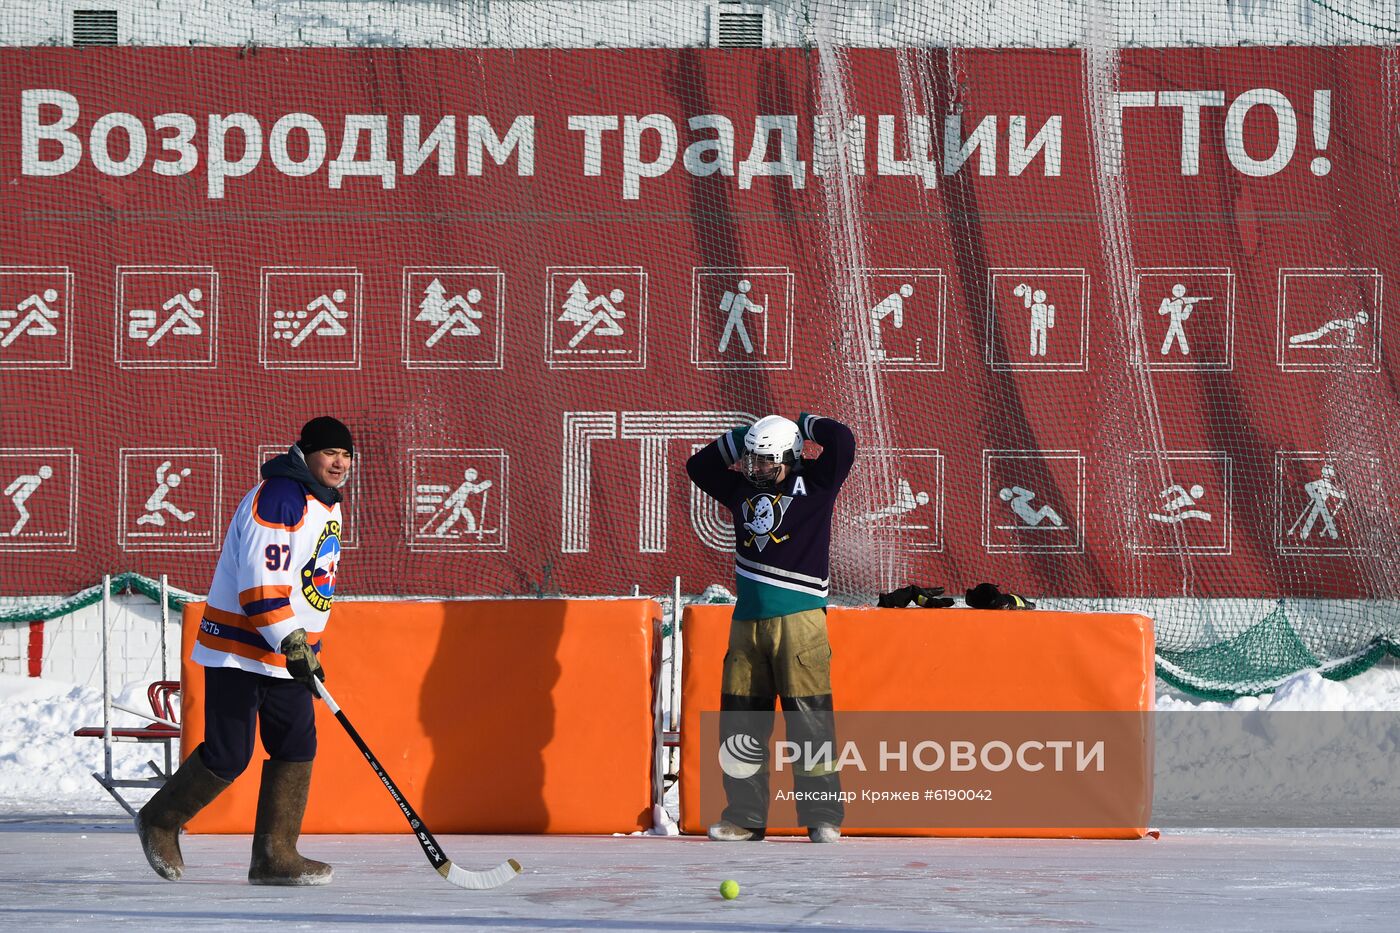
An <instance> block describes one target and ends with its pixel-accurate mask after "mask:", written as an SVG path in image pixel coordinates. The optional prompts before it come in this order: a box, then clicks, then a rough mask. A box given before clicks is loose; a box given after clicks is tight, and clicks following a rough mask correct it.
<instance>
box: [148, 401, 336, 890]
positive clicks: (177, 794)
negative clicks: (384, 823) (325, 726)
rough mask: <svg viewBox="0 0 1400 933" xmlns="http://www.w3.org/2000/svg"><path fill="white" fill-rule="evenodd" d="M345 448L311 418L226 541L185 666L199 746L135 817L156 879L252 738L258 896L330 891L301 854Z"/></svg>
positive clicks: (331, 428)
mask: <svg viewBox="0 0 1400 933" xmlns="http://www.w3.org/2000/svg"><path fill="white" fill-rule="evenodd" d="M353 462H354V446H353V442H352V440H351V437H350V431H349V429H348V428H347V427H346V426H345V425H344V424H342V423H341V422H339V421H337V420H336V419H334V418H329V417H321V418H314V419H312V420H311V421H309V422H307V423H306V425H305V426H304V427H302V429H301V437H300V438H299V439H298V440H297V442H296V444H294V445H293V446H292V447H291V449H290V450H288V452H287V453H285V454H283V455H281V456H279V457H276V458H274V459H272V460H270V461H268V462H267V463H265V464H263V467H262V476H263V479H262V482H260V483H259V484H258V485H257V486H255V487H253V489H251V490H250V491H249V492H248V494H247V495H245V496H244V497H243V501H242V502H240V503H239V505H238V509H237V511H236V512H235V513H234V516H233V520H232V521H231V522H230V523H229V529H228V534H227V536H226V537H225V538H224V547H223V552H222V553H221V554H220V555H219V563H218V566H217V568H216V569H215V571H214V582H213V584H212V585H211V586H210V589H209V601H208V605H207V607H206V608H205V610H204V618H203V620H202V621H201V623H200V629H199V636H198V640H197V642H196V643H195V647H194V650H193V652H192V653H191V659H192V660H194V661H195V662H197V663H199V664H201V665H203V667H204V681H205V700H204V715H205V729H204V741H203V742H202V743H201V744H200V745H199V747H197V748H196V749H195V750H194V751H193V752H191V753H190V755H189V757H188V758H187V759H186V760H185V763H184V764H183V765H181V766H180V769H179V770H178V771H176V772H175V774H174V775H173V776H171V778H170V780H169V781H167V782H166V783H165V785H164V786H163V787H162V788H161V789H160V790H159V791H157V792H156V795H155V796H154V797H152V798H151V800H150V802H149V803H147V804H146V806H144V807H142V808H141V812H140V813H139V814H138V815H137V817H136V831H137V833H138V834H139V835H140V837H141V846H142V848H143V849H144V850H145V853H146V858H147V860H148V861H149V862H150V863H151V867H152V868H154V869H155V870H156V873H157V874H159V875H160V876H161V877H163V878H167V879H169V880H171V881H174V880H177V879H178V878H179V877H180V876H181V874H182V873H183V872H184V860H183V859H182V857H181V855H180V829H181V827H183V826H184V825H185V824H186V823H187V822H189V820H191V819H192V818H193V817H194V815H195V814H196V813H198V812H199V811H200V810H202V809H203V808H204V807H206V806H208V805H209V803H210V802H212V801H213V800H214V798H215V797H217V796H218V795H219V794H220V793H222V792H223V790H224V789H225V788H227V787H228V786H229V784H231V783H232V782H233V780H234V778H236V777H238V775H239V774H241V773H242V772H243V771H244V769H246V768H247V767H248V763H249V762H250V761H251V760H252V757H253V736H254V733H255V732H260V733H261V736H262V743H263V748H264V749H266V750H267V753H268V756H269V758H270V760H269V761H267V762H265V763H264V765H263V771H262V785H261V788H260V790H259V793H258V809H257V821H256V824H255V827H254V830H253V854H252V860H251V863H250V866H249V869H248V880H249V881H250V882H252V883H253V884H277V885H299V884H327V883H328V882H329V881H330V880H331V866H329V865H327V864H325V863H324V862H318V861H314V860H312V859H307V858H303V857H302V856H301V855H300V854H298V852H297V850H296V843H297V838H298V837H299V836H300V835H301V819H302V815H303V813H304V812H305V809H306V798H307V793H308V790H309V788H310V786H311V763H312V759H314V758H315V756H316V720H315V715H314V711H313V709H312V691H311V690H309V689H307V688H308V687H309V686H310V685H311V678H312V677H320V678H321V679H322V680H325V671H324V670H322V668H321V665H320V662H319V661H318V660H317V653H318V652H319V651H320V642H321V633H322V632H323V631H324V630H325V627H326V620H327V618H328V617H329V615H330V610H331V601H332V599H333V598H334V595H335V578H336V573H337V570H338V569H339V563H340V554H341V548H340V535H341V517H340V499H341V495H340V492H339V487H340V486H342V485H343V484H344V483H345V481H346V479H347V478H349V475H350V468H351V465H352V463H353Z"/></svg>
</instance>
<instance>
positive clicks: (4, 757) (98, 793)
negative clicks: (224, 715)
mask: <svg viewBox="0 0 1400 933" xmlns="http://www.w3.org/2000/svg"><path fill="white" fill-rule="evenodd" d="M114 701H115V702H117V703H119V704H121V705H122V706H128V707H131V708H132V709H147V708H149V706H150V703H149V702H148V701H147V699H146V685H144V684H132V685H130V686H128V687H126V688H124V689H123V690H122V691H121V692H120V693H118V694H116V696H115V697H114ZM148 724H149V722H148V720H144V719H142V718H141V717H139V716H135V715H132V714H131V713H125V712H122V711H121V710H118V709H113V710H112V725H113V727H118V726H128V727H130V726H144V725H148ZM101 725H102V691H101V690H93V689H90V688H87V687H76V686H74V685H72V684H67V683H61V682H57V681H52V680H43V679H38V678H30V677H15V676H0V806H3V807H5V808H7V809H12V808H16V807H18V806H21V805H23V806H25V807H28V808H31V809H41V810H43V811H45V812H62V811H74V812H88V813H91V812H94V810H95V809H97V810H98V811H99V812H105V811H107V810H112V811H115V812H120V808H119V807H118V806H117V803H116V801H114V800H113V799H112V798H111V797H110V796H108V794H107V792H106V791H105V790H103V789H102V787H101V785H99V784H98V783H97V782H96V781H95V780H93V778H92V772H93V771H101V770H102V767H103V760H102V740H101V739H100V738H99V739H89V738H77V737H76V736H74V735H73V732H74V731H75V730H77V729H80V728H83V727H84V726H101ZM151 760H153V761H155V762H156V763H157V764H159V765H161V766H162V767H164V761H165V759H164V750H163V749H162V748H161V746H159V745H155V744H150V743H136V742H117V743H113V745H112V770H113V772H114V773H115V774H116V776H118V777H128V778H143V777H152V776H153V774H152V772H151V769H150V767H149V766H148V765H147V764H146V762H147V761H151ZM145 794H146V792H144V791H140V790H137V791H135V792H133V795H132V796H131V797H129V798H128V799H135V800H144V799H145Z"/></svg>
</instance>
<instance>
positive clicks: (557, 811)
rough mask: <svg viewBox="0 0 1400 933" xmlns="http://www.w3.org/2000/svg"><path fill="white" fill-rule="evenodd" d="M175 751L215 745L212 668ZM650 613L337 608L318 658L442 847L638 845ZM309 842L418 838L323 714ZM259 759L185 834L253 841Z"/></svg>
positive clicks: (562, 606)
mask: <svg viewBox="0 0 1400 933" xmlns="http://www.w3.org/2000/svg"><path fill="white" fill-rule="evenodd" d="M203 609H204V606H203V604H202V603H195V604H190V605H188V606H186V607H185V618H184V658H185V659H186V660H185V663H184V670H183V690H184V693H183V698H182V699H183V702H182V705H183V713H184V721H183V724H184V732H183V737H182V741H181V743H180V744H181V749H182V753H183V754H185V755H188V754H189V753H190V751H192V750H193V749H194V748H195V746H197V745H198V744H199V743H200V741H201V739H202V738H203V735H204V669H203V668H202V667H200V666H199V665H197V664H194V663H193V662H191V661H190V660H189V655H190V648H191V646H192V645H193V643H194V636H195V633H196V632H197V630H198V628H199V620H200V617H201V614H202V612H203ZM660 615H661V609H660V606H658V605H657V603H655V602H654V601H652V600H647V599H620V600H565V599H540V600H483V601H469V602H412V603H401V602H343V603H337V604H336V607H335V610H334V612H333V613H332V615H331V622H330V626H329V627H328V629H327V631H326V638H325V641H324V642H323V644H324V645H325V648H324V650H323V652H322V655H321V657H322V660H323V661H324V663H325V667H326V671H327V674H328V675H329V679H328V681H327V686H329V687H330V688H331V689H332V691H333V692H334V694H335V699H336V702H337V703H339V704H340V706H341V709H342V710H343V711H344V712H345V714H346V716H348V717H349V719H350V722H351V723H352V724H353V725H354V726H355V729H356V730H357V731H358V732H359V733H360V735H361V736H362V737H363V738H364V740H365V742H366V743H367V744H368V745H369V747H370V749H371V750H372V751H373V752H374V754H375V755H376V756H378V758H379V761H380V763H381V764H382V765H383V766H384V768H385V770H386V771H388V773H389V776H390V777H391V778H393V780H394V782H395V783H396V784H397V785H398V786H399V789H400V790H401V791H402V792H403V794H404V796H405V797H407V798H408V800H409V802H410V803H412V804H413V805H414V807H415V808H417V810H418V812H419V814H420V815H421V816H422V818H423V820H424V821H425V822H426V823H427V824H428V826H429V828H431V829H432V831H433V832H434V833H436V834H442V833H628V832H633V831H635V830H639V829H647V828H649V827H650V826H651V800H652V790H651V772H652V741H653V735H654V722H653V715H652V701H653V688H652V676H653V675H652V672H653V670H654V663H653V651H654V650H655V648H656V646H657V644H658V639H657V633H658V629H659V625H660ZM316 732H317V738H318V747H319V750H318V753H317V756H316V766H315V769H314V772H313V776H312V783H311V798H310V803H309V805H308V806H307V809H306V819H305V822H304V824H303V831H304V832H307V833H401V832H407V831H408V826H407V823H406V822H405V820H404V818H403V815H402V813H400V812H399V809H398V807H397V806H396V805H395V804H394V802H393V800H392V799H391V798H390V796H389V793H388V791H387V790H385V788H384V786H383V785H382V784H381V783H380V782H379V780H378V778H376V777H375V775H374V772H373V771H372V770H370V767H369V763H368V762H366V761H365V760H364V757H363V756H362V755H361V754H360V752H359V750H358V749H357V748H355V745H354V743H353V742H352V741H351V740H350V737H349V736H348V735H346V734H345V730H344V729H343V728H341V725H340V723H339V722H337V721H336V719H335V717H334V716H332V715H331V714H330V712H329V711H328V710H327V709H326V707H325V704H324V703H320V702H318V703H317V704H316ZM264 757H265V755H264V753H263V751H262V747H261V745H260V744H259V746H258V749H257V752H256V754H255V756H254V760H253V763H252V764H251V765H249V767H248V770H247V771H245V772H244V773H243V774H242V775H241V776H240V777H239V778H238V780H236V781H235V782H234V784H233V786H232V787H230V788H229V789H228V790H227V791H225V792H224V794H223V795H222V796H220V797H219V798H218V799H217V800H216V801H215V802H214V803H213V804H211V805H210V806H209V807H208V808H207V809H206V810H205V811H204V812H203V813H201V814H200V815H199V816H198V817H197V818H196V819H195V820H194V821H193V822H192V823H191V824H190V829H191V830H192V831H194V832H203V833H247V832H251V831H252V828H253V814H254V810H255V808H256V803H257V794H258V780H259V776H260V774H261V771H262V763H261V762H262V759H263V758H264Z"/></svg>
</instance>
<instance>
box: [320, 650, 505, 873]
mask: <svg viewBox="0 0 1400 933" xmlns="http://www.w3.org/2000/svg"><path fill="white" fill-rule="evenodd" d="M311 683H312V685H313V686H314V687H315V690H316V692H317V693H318V694H320V696H321V699H323V700H325V701H326V706H328V707H329V708H330V711H331V712H332V713H334V714H335V718H336V719H339V720H340V724H341V725H342V726H344V727H345V731H346V732H347V733H349V735H350V738H351V739H353V740H354V741H355V744H356V745H357V746H359V749H360V753H361V754H363V755H364V756H365V761H368V762H369V766H370V767H371V768H373V769H374V773H375V775H376V776H378V778H379V780H380V781H382V782H383V783H384V787H385V788H386V789H387V790H388V791H389V796H390V797H393V798H394V803H396V804H398V805H399V809H400V810H402V811H403V815H404V818H405V819H407V820H408V825H409V828H411V829H412V830H413V832H414V833H415V834H416V835H417V837H418V844H419V845H420V846H422V847H423V854H424V855H426V856H427V857H428V861H430V862H432V863H433V867H434V868H436V869H437V873H438V874H439V875H442V876H443V877H444V878H446V879H447V880H448V881H449V882H450V883H452V884H455V885H456V886H457V887H459V888H466V889H468V890H471V891H485V890H487V889H490V888H499V887H500V886H501V885H503V884H505V883H506V882H507V881H512V880H514V879H515V876H516V875H518V874H520V863H519V862H517V861H516V860H515V859H513V858H511V859H506V860H505V861H504V862H502V863H501V864H499V865H497V866H496V867H495V868H491V869H488V870H487V871H471V870H470V869H466V868H463V867H462V866H460V865H453V864H452V860H451V859H449V858H448V857H447V856H446V855H444V854H443V853H442V848H441V847H440V846H439V845H438V842H437V840H436V839H434V838H433V834H432V833H431V832H429V831H428V827H426V826H424V825H423V821H422V820H420V819H419V818H418V813H417V812H416V811H415V810H414V809H413V806H412V805H411V804H410V803H409V802H408V801H407V800H405V799H404V796H403V794H401V793H399V788H398V786H397V785H396V784H394V781H393V779H392V778H390V777H389V774H388V772H386V771H385V770H384V769H383V768H382V767H381V766H380V764H379V761H378V760H377V759H376V758H375V757H374V754H373V753H372V752H371V751H370V750H369V746H368V745H366V744H365V740H364V739H362V738H360V734H359V733H358V732H356V731H355V727H354V726H352V725H350V720H349V719H348V718H347V717H346V715H345V714H344V713H343V712H341V711H340V705H339V704H338V703H336V702H335V700H334V699H332V698H331V695H330V693H329V692H327V690H326V685H325V684H323V683H322V682H321V680H320V678H317V677H313V678H311Z"/></svg>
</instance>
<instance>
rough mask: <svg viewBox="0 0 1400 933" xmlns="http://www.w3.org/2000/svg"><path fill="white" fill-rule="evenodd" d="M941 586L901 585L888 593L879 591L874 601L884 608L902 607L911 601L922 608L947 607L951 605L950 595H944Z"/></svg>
mask: <svg viewBox="0 0 1400 933" xmlns="http://www.w3.org/2000/svg"><path fill="white" fill-rule="evenodd" d="M942 594H943V587H941V586H916V585H914V584H910V585H909V586H901V587H900V588H899V589H897V590H894V591H892V592H889V593H881V594H880V598H879V599H877V600H876V601H875V604H876V605H877V606H880V607H881V608H884V609H903V608H904V607H905V606H907V605H909V604H910V603H911V602H912V603H913V604H914V605H916V606H918V607H920V608H922V609H947V608H948V607H949V606H951V605H953V598H952V597H951V596H944V595H942Z"/></svg>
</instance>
